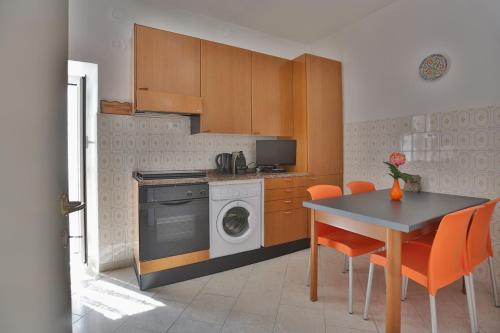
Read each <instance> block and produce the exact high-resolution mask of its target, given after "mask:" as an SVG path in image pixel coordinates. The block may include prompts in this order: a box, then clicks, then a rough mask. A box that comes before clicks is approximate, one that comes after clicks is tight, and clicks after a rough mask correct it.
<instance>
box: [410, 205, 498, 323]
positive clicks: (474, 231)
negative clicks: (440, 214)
mask: <svg viewBox="0 0 500 333" xmlns="http://www.w3.org/2000/svg"><path fill="white" fill-rule="evenodd" d="M499 201H500V198H496V199H493V200H491V201H489V202H487V203H485V204H483V207H481V208H478V209H477V212H476V214H474V218H473V219H472V222H471V224H470V227H469V232H468V234H467V255H466V260H465V263H466V265H467V267H466V269H467V271H468V272H469V276H470V282H471V283H472V285H471V289H472V293H473V295H474V279H473V276H472V273H473V272H474V269H475V268H476V267H477V266H479V264H481V263H482V262H484V261H485V260H486V259H487V260H488V265H489V268H490V279H491V289H492V292H493V301H494V304H495V306H496V307H500V300H499V299H498V291H497V285H496V282H495V271H494V264H493V247H492V245H491V237H490V224H491V217H492V216H493V212H494V210H495V206H496V204H497V203H498V202H499ZM435 235H436V233H430V234H428V235H425V236H423V237H420V238H418V239H415V240H412V241H411V242H415V243H421V244H426V245H428V246H432V243H433V242H434V237H435ZM473 301H474V310H475V308H476V307H475V298H474V299H473ZM475 317H476V318H477V316H475ZM476 327H477V319H476Z"/></svg>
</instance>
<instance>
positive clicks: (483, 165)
mask: <svg viewBox="0 0 500 333" xmlns="http://www.w3.org/2000/svg"><path fill="white" fill-rule="evenodd" d="M344 150H345V154H344V183H347V182H349V181H351V180H356V179H366V180H369V181H372V182H374V183H375V185H376V186H377V188H388V187H390V186H391V184H392V182H391V179H390V177H388V176H387V175H386V171H387V170H386V168H385V166H384V165H383V164H382V162H383V161H384V160H387V159H388V156H389V154H390V153H391V152H392V151H404V152H405V154H406V156H407V161H408V162H407V163H406V164H405V165H404V167H403V169H404V171H406V172H409V173H412V174H419V175H421V176H422V186H423V190H425V191H433V192H441V193H454V194H459V195H470V196H480V197H487V198H495V197H500V106H490V107H480V108H472V109H466V110H457V111H451V112H437V113H429V114H426V115H414V116H412V117H409V118H393V119H386V120H376V121H368V122H355V123H348V124H346V125H345V129H344ZM492 238H493V243H494V244H493V246H494V250H495V254H496V260H495V261H496V263H497V272H498V271H500V207H497V209H496V211H495V214H494V217H493V222H492ZM499 276H500V275H499ZM476 277H477V278H478V280H480V281H487V280H488V278H489V277H488V274H487V270H486V267H485V266H481V267H479V268H478V271H477V272H476Z"/></svg>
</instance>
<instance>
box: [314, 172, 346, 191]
mask: <svg viewBox="0 0 500 333" xmlns="http://www.w3.org/2000/svg"><path fill="white" fill-rule="evenodd" d="M310 179H311V186H313V185H337V186H340V188H342V186H343V185H342V183H343V175H342V174H341V173H340V174H336V175H319V176H315V175H313V176H311V178H310Z"/></svg>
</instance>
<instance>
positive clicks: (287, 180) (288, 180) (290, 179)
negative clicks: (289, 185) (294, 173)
mask: <svg viewBox="0 0 500 333" xmlns="http://www.w3.org/2000/svg"><path fill="white" fill-rule="evenodd" d="M283 180H284V181H286V182H291V181H292V178H284V179H283Z"/></svg>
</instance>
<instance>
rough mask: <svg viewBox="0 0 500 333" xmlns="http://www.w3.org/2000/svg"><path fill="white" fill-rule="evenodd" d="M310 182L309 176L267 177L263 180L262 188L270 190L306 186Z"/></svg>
mask: <svg viewBox="0 0 500 333" xmlns="http://www.w3.org/2000/svg"><path fill="white" fill-rule="evenodd" d="M310 182H311V180H310V177H307V176H300V177H278V178H268V179H266V180H265V181H264V188H265V189H266V190H271V189H276V188H289V187H308V186H309V184H310Z"/></svg>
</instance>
